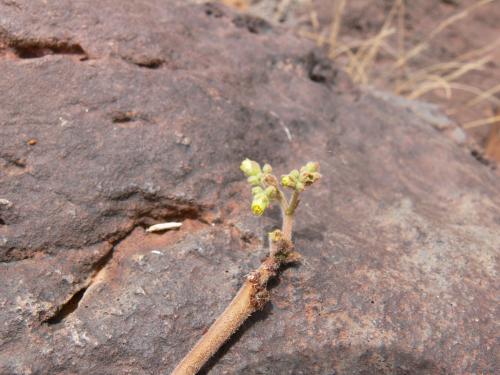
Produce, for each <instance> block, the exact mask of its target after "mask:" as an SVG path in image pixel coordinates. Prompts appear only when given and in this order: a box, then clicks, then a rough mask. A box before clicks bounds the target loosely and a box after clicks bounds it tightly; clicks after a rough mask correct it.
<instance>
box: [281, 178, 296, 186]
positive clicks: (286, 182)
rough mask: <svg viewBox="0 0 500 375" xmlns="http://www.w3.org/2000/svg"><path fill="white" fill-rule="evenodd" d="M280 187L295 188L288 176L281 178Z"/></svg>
mask: <svg viewBox="0 0 500 375" xmlns="http://www.w3.org/2000/svg"><path fill="white" fill-rule="evenodd" d="M281 185H283V186H284V187H288V188H292V189H293V188H295V182H294V181H293V180H292V178H291V177H290V176H289V175H284V176H281Z"/></svg>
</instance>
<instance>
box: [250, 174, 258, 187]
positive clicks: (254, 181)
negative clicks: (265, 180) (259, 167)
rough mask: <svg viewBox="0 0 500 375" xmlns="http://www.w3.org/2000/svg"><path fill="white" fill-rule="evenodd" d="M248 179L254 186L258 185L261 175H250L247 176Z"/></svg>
mask: <svg viewBox="0 0 500 375" xmlns="http://www.w3.org/2000/svg"><path fill="white" fill-rule="evenodd" d="M247 181H248V183H249V184H250V185H252V186H258V185H260V182H261V181H260V175H257V176H250V177H248V178H247Z"/></svg>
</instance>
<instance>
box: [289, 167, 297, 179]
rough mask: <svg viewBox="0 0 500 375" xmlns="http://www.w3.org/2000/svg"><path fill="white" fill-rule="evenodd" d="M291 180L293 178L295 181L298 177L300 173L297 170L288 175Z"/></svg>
mask: <svg viewBox="0 0 500 375" xmlns="http://www.w3.org/2000/svg"><path fill="white" fill-rule="evenodd" d="M288 175H289V176H290V177H291V178H293V179H294V180H297V179H298V178H299V176H300V173H299V171H298V170H296V169H294V170H292V171H291V172H290V173H289V174H288Z"/></svg>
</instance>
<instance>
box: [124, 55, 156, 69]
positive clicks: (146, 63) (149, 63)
mask: <svg viewBox="0 0 500 375" xmlns="http://www.w3.org/2000/svg"><path fill="white" fill-rule="evenodd" d="M124 60H125V61H127V62H129V63H131V64H134V65H136V66H138V67H140V68H146V69H158V68H160V67H161V66H162V65H163V64H164V63H165V60H163V59H160V58H157V57H139V58H124Z"/></svg>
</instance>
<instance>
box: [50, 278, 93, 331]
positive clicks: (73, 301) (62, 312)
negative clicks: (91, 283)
mask: <svg viewBox="0 0 500 375" xmlns="http://www.w3.org/2000/svg"><path fill="white" fill-rule="evenodd" d="M86 291H87V287H85V288H82V289H80V290H79V291H77V292H76V293H75V294H73V296H72V297H71V298H70V299H69V301H68V302H66V303H65V304H64V305H62V306H61V308H60V309H59V310H58V311H57V312H56V314H55V315H54V316H52V317H51V318H49V319H47V320H45V323H47V324H48V325H53V324H59V323H61V322H62V321H63V320H64V319H66V317H67V316H68V315H70V314H71V313H72V312H74V311H75V310H76V309H77V308H78V304H79V303H80V301H81V299H82V298H83V295H84V294H85V292H86Z"/></svg>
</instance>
